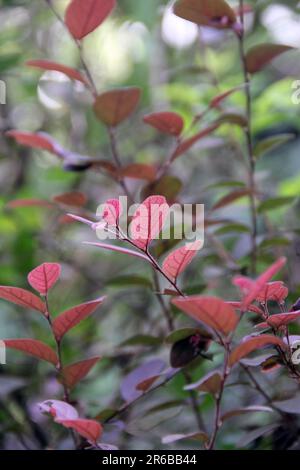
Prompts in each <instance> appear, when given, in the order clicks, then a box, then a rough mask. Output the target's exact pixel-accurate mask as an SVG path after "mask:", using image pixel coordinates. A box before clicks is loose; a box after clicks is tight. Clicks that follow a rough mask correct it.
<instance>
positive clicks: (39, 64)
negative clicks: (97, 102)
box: [26, 59, 87, 85]
mask: <svg viewBox="0 0 300 470" xmlns="http://www.w3.org/2000/svg"><path fill="white" fill-rule="evenodd" d="M26 65H28V66H30V67H36V68H38V69H42V70H53V71H55V72H61V73H63V74H65V75H67V77H69V78H71V80H77V81H79V82H82V83H84V84H85V85H86V84H87V81H86V78H85V77H84V76H83V75H82V74H81V73H80V72H78V70H75V69H73V68H72V67H68V66H67V65H63V64H58V63H56V62H52V61H50V60H43V59H38V60H28V61H27V62H26Z"/></svg>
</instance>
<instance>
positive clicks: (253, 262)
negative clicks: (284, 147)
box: [237, 0, 257, 275]
mask: <svg viewBox="0 0 300 470" xmlns="http://www.w3.org/2000/svg"><path fill="white" fill-rule="evenodd" d="M240 12H241V13H240V16H241V23H242V31H241V32H240V34H239V35H237V37H238V41H239V51H240V57H241V63H242V68H243V74H244V82H245V95H246V116H247V126H246V128H245V135H246V144H247V153H248V160H249V175H248V176H249V188H250V196H249V198H250V211H251V219H252V234H251V273H252V275H256V264H257V246H256V238H257V212H256V201H255V167H256V161H255V156H254V151H253V142H252V101H251V92H250V78H249V73H248V70H247V63H246V54H245V43H244V38H245V22H244V0H240Z"/></svg>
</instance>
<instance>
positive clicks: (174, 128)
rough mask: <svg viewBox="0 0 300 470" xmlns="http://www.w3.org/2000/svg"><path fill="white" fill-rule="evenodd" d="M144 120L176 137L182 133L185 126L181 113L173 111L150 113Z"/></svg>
mask: <svg viewBox="0 0 300 470" xmlns="http://www.w3.org/2000/svg"><path fill="white" fill-rule="evenodd" d="M143 121H144V122H145V123H146V124H149V125H150V126H152V127H154V128H155V129H157V130H159V131H160V132H163V133H165V134H170V135H174V136H176V137H178V136H179V135H180V134H181V132H182V130H183V127H184V121H183V119H182V117H181V116H180V115H179V114H177V113H172V112H162V113H152V114H148V115H147V116H144V118H143Z"/></svg>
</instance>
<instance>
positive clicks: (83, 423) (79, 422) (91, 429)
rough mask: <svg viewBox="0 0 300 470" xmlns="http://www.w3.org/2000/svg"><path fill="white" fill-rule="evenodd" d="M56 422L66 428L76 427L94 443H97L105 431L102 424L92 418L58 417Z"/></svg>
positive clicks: (75, 429) (77, 430)
mask: <svg viewBox="0 0 300 470" xmlns="http://www.w3.org/2000/svg"><path fill="white" fill-rule="evenodd" d="M56 422H57V423H60V424H62V425H63V426H65V427H66V428H71V429H74V431H76V432H78V434H80V435H81V436H82V437H84V438H85V439H87V440H88V441H89V442H91V443H92V444H96V443H97V441H98V439H100V437H101V434H102V431H103V428H102V426H101V424H100V423H98V421H94V420H92V419H58V420H56Z"/></svg>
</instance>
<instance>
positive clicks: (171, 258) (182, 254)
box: [162, 240, 203, 281]
mask: <svg viewBox="0 0 300 470" xmlns="http://www.w3.org/2000/svg"><path fill="white" fill-rule="evenodd" d="M202 247H203V241H202V240H196V241H194V242H193V243H187V244H186V245H184V246H182V247H180V248H178V249H177V250H175V251H173V252H172V253H170V254H169V255H168V256H167V258H166V259H165V261H164V262H163V265H162V269H163V271H164V273H165V274H167V276H169V277H170V278H171V279H172V280H173V281H176V279H177V277H178V276H179V274H181V273H182V272H183V271H184V270H185V268H186V267H187V266H188V265H189V264H190V263H191V262H192V260H193V258H194V257H195V256H196V255H197V253H198V251H199V250H201V248H202Z"/></svg>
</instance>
